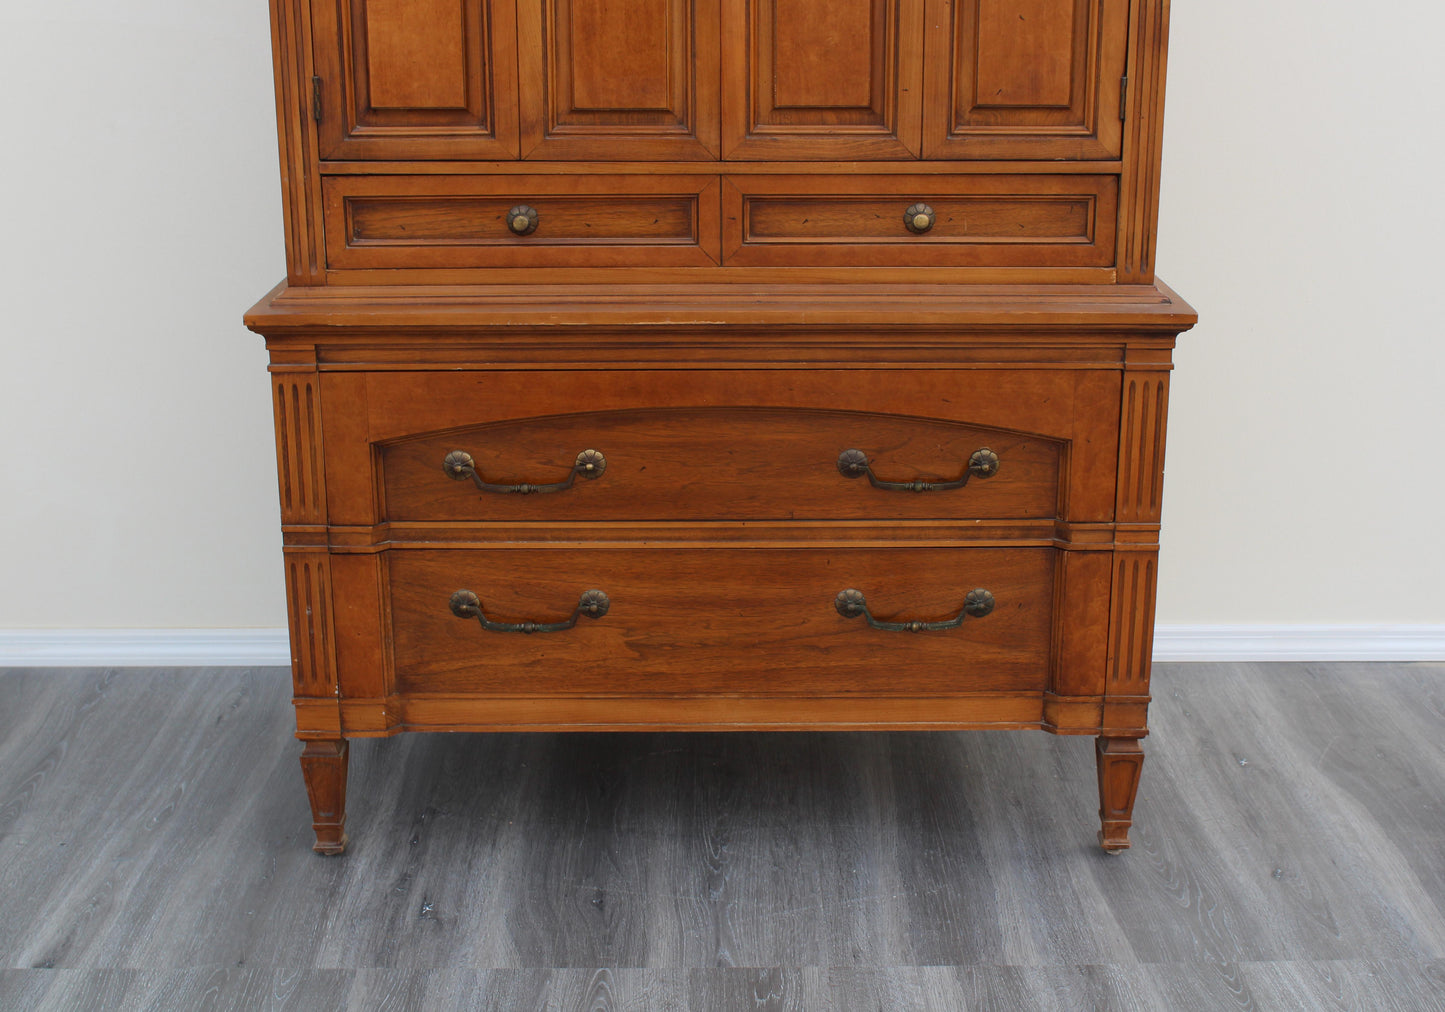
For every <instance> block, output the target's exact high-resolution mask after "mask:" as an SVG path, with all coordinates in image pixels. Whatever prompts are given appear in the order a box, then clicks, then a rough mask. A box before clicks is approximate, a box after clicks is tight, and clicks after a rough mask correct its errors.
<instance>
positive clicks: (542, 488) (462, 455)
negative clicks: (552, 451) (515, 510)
mask: <svg viewBox="0 0 1445 1012" xmlns="http://www.w3.org/2000/svg"><path fill="white" fill-rule="evenodd" d="M442 470H443V471H445V472H446V474H447V477H448V478H451V479H452V480H453V481H461V480H462V479H463V478H470V479H471V480H472V484H474V485H476V486H477V488H479V489H481V490H482V491H483V492H502V493H508V492H510V493H513V494H516V495H535V494H537V493H538V492H565V491H566V490H567V489H569V488H571V487H572V486H573V485H575V484H576V483H577V478H578V476H579V475H580V476H581V477H583V478H586V479H587V480H588V481H594V480H596V479H597V478H600V477H602V472H603V471H605V470H607V458H606V457H604V456H603V455H602V453H601V452H600V451H598V450H583V451H582V452H581V453H579V454H577V459H576V460H575V461H573V463H572V470H571V471H569V472H567V477H566V478H564V479H562V480H561V481H554V482H551V483H549V484H545V485H534V484H532V483H531V482H520V483H518V484H515V485H505V484H499V483H496V482H490V481H487V480H486V479H485V478H483V477H482V476H481V475H480V474H478V473H477V464H476V461H474V460H473V459H472V455H471V454H470V453H468V452H467V451H466V450H453V451H452V452H451V453H448V454H447V455H446V459H445V460H443V461H442Z"/></svg>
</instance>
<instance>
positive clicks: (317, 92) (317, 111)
mask: <svg viewBox="0 0 1445 1012" xmlns="http://www.w3.org/2000/svg"><path fill="white" fill-rule="evenodd" d="M311 118H312V119H314V120H316V122H318V123H320V122H321V78H319V77H313V78H312V79H311Z"/></svg>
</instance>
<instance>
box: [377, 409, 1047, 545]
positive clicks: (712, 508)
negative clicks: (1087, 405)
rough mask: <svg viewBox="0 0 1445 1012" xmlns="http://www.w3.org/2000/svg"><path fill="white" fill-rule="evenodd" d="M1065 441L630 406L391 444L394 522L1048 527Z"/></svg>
mask: <svg viewBox="0 0 1445 1012" xmlns="http://www.w3.org/2000/svg"><path fill="white" fill-rule="evenodd" d="M1064 445H1065V444H1064V443H1063V442H1062V441H1059V440H1051V439H1045V438H1043V437H1039V436H1029V435H1025V434H1021V433H1018V432H1013V431H1009V430H1005V429H991V428H982V427H978V426H972V425H963V424H958V423H955V422H946V421H938V420H932V419H925V418H913V417H908V416H901V415H888V414H877V413H870V412H850V411H826V410H806V409H776V408H775V409H768V408H668V409H633V410H622V411H603V412H589V413H578V414H566V415H558V416H552V417H544V418H528V419H521V420H512V421H506V422H500V423H496V424H492V425H484V426H476V427H472V428H469V429H461V430H453V431H450V432H446V433H443V434H430V435H426V436H422V437H420V438H415V439H408V440H402V441H398V442H393V443H389V444H386V445H384V446H383V447H382V450H381V471H382V483H383V490H384V510H385V516H386V518H387V519H388V520H393V521H464V520H498V521H509V522H515V521H529V520H535V521H553V522H556V521H580V522H597V521H607V520H669V521H694V520H858V519H870V520H908V519H913V520H924V519H979V518H1000V519H1005V518H1006V519H1014V518H1045V517H1054V516H1057V515H1058V513H1059V481H1060V477H1059V476H1060V467H1061V456H1062V453H1063V447H1064ZM870 471H871V475H870ZM484 486H485V487H484Z"/></svg>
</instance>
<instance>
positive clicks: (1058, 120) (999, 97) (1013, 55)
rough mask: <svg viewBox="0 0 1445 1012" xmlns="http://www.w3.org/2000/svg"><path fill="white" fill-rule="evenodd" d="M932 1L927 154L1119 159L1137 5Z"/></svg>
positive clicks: (1091, 0) (1093, 0)
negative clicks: (1132, 19)
mask: <svg viewBox="0 0 1445 1012" xmlns="http://www.w3.org/2000/svg"><path fill="white" fill-rule="evenodd" d="M927 2H928V39H927V45H926V51H925V55H924V65H925V67H926V72H925V73H926V77H927V83H926V92H927V94H926V99H925V103H924V112H923V154H924V157H926V158H945V159H953V158H960V159H962V158H1017V159H1033V158H1049V159H1057V158H1065V159H1109V158H1117V157H1119V152H1120V147H1121V141H1122V136H1123V122H1122V120H1123V116H1122V111H1121V105H1122V94H1121V92H1122V88H1123V77H1124V68H1125V65H1126V64H1125V60H1126V50H1127V45H1128V24H1129V4H1128V0H927Z"/></svg>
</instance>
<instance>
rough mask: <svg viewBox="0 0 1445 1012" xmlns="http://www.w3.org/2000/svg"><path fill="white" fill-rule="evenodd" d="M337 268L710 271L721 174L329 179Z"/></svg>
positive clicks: (329, 225)
mask: <svg viewBox="0 0 1445 1012" xmlns="http://www.w3.org/2000/svg"><path fill="white" fill-rule="evenodd" d="M323 186H324V190H325V205H326V211H325V213H326V255H327V264H328V266H329V267H330V268H332V269H333V270H348V269H355V270H365V269H394V268H433V269H436V268H469V267H651V266H656V267H665V266H674V267H705V266H714V265H716V264H717V262H718V247H719V241H720V240H719V235H718V178H717V177H716V176H713V175H669V176H653V177H648V176H588V175H567V176H563V175H550V176H549V175H536V176H531V175H516V176H332V177H328V178H327V179H326V180H325V181H324V183H323Z"/></svg>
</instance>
